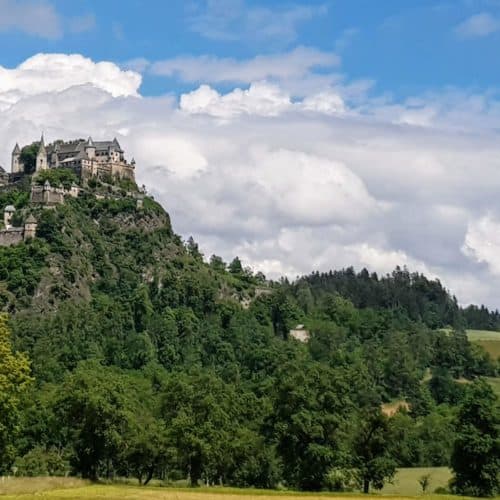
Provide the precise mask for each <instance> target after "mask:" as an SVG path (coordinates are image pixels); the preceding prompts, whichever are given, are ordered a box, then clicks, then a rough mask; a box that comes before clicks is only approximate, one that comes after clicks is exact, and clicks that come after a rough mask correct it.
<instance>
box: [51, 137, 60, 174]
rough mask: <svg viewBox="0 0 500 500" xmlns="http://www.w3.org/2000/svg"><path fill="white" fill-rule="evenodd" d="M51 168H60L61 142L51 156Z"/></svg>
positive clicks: (57, 143)
mask: <svg viewBox="0 0 500 500" xmlns="http://www.w3.org/2000/svg"><path fill="white" fill-rule="evenodd" d="M50 166H51V167H52V168H57V167H58V166H59V142H56V143H55V145H54V148H53V149H52V154H51V155H50Z"/></svg>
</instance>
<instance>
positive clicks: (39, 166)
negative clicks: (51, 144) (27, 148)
mask: <svg viewBox="0 0 500 500" xmlns="http://www.w3.org/2000/svg"><path fill="white" fill-rule="evenodd" d="M48 168H49V164H48V162H47V150H46V149H45V141H44V140H43V134H42V138H41V139H40V148H39V149H38V153H37V155H36V168H35V170H36V171H37V172H40V171H41V170H47V169H48Z"/></svg>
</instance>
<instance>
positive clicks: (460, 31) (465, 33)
mask: <svg viewBox="0 0 500 500" xmlns="http://www.w3.org/2000/svg"><path fill="white" fill-rule="evenodd" d="M498 30H500V20H499V19H497V18H496V17H494V16H492V15H491V14H490V13H488V12H481V13H480V14H474V15H473V16H471V17H469V18H467V19H466V20H465V21H463V22H461V23H460V24H459V25H458V26H456V27H455V32H456V33H457V35H458V36H460V37H462V38H478V37H485V36H488V35H491V34H492V33H495V32H496V31H498Z"/></svg>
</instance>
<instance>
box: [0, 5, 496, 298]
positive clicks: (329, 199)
mask: <svg viewBox="0 0 500 500" xmlns="http://www.w3.org/2000/svg"><path fill="white" fill-rule="evenodd" d="M0 44H1V46H2V50H1V51H0V165H3V167H4V168H5V169H6V170H8V169H9V164H10V153H11V151H12V148H13V146H14V144H15V143H16V142H19V143H20V144H21V145H23V144H27V143H29V142H30V141H33V140H37V139H38V138H39V137H40V134H41V132H42V131H43V132H44V133H45V138H46V140H47V141H48V142H50V141H52V140H54V139H72V138H75V137H87V136H88V135H92V136H93V138H94V139H96V140H106V139H112V138H113V137H115V136H116V137H117V138H118V139H119V141H120V143H121V144H122V146H123V147H124V149H125V151H126V154H127V156H128V157H129V158H130V157H132V156H134V157H135V159H136V161H137V167H136V176H137V180H138V182H139V183H140V184H145V185H146V187H147V188H148V190H149V192H150V193H151V194H152V195H153V196H154V197H155V198H156V199H157V200H159V201H160V202H161V203H162V204H163V206H165V208H166V209H167V210H168V211H169V213H170V215H171V217H172V221H173V224H174V229H175V230H176V231H177V232H178V233H179V234H181V235H182V236H183V237H185V238H187V237H188V236H190V235H193V236H194V237H195V239H196V241H198V242H199V244H200V248H202V249H203V250H204V252H205V254H206V256H207V257H208V256H210V255H211V254H212V253H216V254H218V255H220V256H222V257H223V258H224V259H225V260H230V259H232V258H233V257H234V256H235V255H238V256H239V257H240V258H242V260H243V261H244V263H245V264H248V265H251V266H252V267H253V268H254V269H255V270H260V271H263V272H264V273H265V274H267V275H268V276H270V277H273V278H278V277H280V276H282V275H287V276H289V277H291V278H294V277H295V276H297V275H300V274H304V273H308V272H311V271H312V270H328V269H335V268H337V269H338V268H342V267H345V266H351V265H352V266H354V267H355V268H357V269H360V268H362V267H367V268H368V269H370V270H372V271H377V272H379V273H385V272H390V271H391V270H392V269H394V267H395V266H396V265H406V266H408V268H409V269H411V270H416V271H420V272H423V273H425V274H426V275H428V276H431V277H439V278H440V279H441V280H442V281H443V282H444V284H445V285H446V286H447V287H449V289H450V290H451V291H452V293H455V294H456V295H457V297H458V298H459V300H460V301H461V302H462V303H470V302H474V303H485V304H487V305H489V306H493V307H500V299H499V297H498V289H500V203H499V201H498V200H499V199H500V197H499V193H500V136H499V135H500V85H499V83H498V82H499V81H500V64H499V58H500V52H499V50H498V49H499V47H500V0H448V1H446V0H443V1H430V0H349V1H347V0H323V1H319V0H318V1H316V0H311V1H305V0H297V1H293V2H288V1H266V2H264V1H263V0H186V1H176V0H168V1H167V0H162V1H159V0H147V1H145V0H142V1H139V0H120V1H118V0H105V1H104V0H100V1H97V0H95V1H80V2H78V1H76V0H72V1H68V0H0Z"/></svg>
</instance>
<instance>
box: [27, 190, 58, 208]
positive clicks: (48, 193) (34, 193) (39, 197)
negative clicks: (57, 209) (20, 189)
mask: <svg viewBox="0 0 500 500" xmlns="http://www.w3.org/2000/svg"><path fill="white" fill-rule="evenodd" d="M30 199H31V202H32V203H41V204H43V205H59V204H61V203H64V190H62V189H59V188H53V187H50V188H48V189H46V188H44V187H43V186H32V188H31V197H30Z"/></svg>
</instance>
